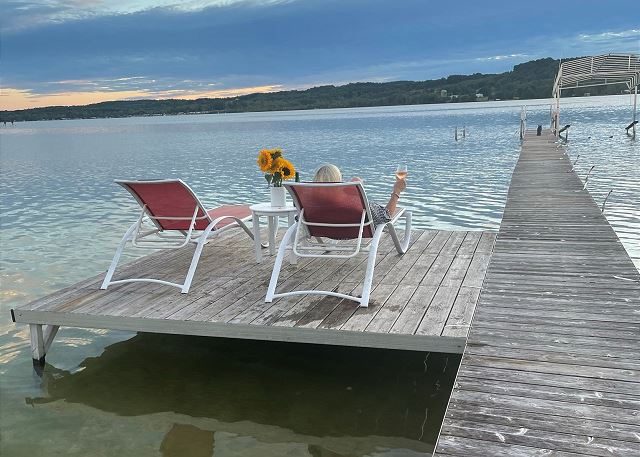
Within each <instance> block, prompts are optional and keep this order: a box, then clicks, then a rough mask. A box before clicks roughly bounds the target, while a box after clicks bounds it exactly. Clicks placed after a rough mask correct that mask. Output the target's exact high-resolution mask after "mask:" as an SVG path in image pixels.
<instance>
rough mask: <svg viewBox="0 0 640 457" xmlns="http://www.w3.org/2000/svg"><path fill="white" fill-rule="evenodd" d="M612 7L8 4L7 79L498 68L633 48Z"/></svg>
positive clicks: (173, 86)
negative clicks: (562, 12) (556, 12)
mask: <svg viewBox="0 0 640 457" xmlns="http://www.w3.org/2000/svg"><path fill="white" fill-rule="evenodd" d="M618 3H619V5H625V3H624V2H619V1H618V0H612V1H611V2H607V3H606V4H605V3H604V2H601V3H595V4H593V5H590V7H589V8H583V7H581V5H582V3H581V1H580V0H565V4H564V5H565V8H567V9H568V10H571V11H572V18H571V20H567V19H566V16H562V15H554V14H549V11H553V10H554V8H555V4H554V3H553V2H550V1H546V0H541V1H540V2H538V3H536V4H522V3H518V2H512V1H507V0H496V1H495V2H492V3H491V5H485V4H482V3H481V2H476V1H473V0H460V2H459V3H458V4H457V9H456V11H457V12H456V14H455V15H452V14H451V11H450V9H448V8H434V7H433V5H431V4H430V3H429V2H425V1H424V0H403V2H402V3H401V4H400V3H399V2H394V1H391V0H386V1H385V0H304V1H302V0H298V1H286V0H189V1H184V2H181V1H179V0H158V1H156V2H152V1H150V0H30V1H26V0H5V1H2V2H0V21H1V22H2V25H1V27H2V28H3V30H5V31H4V32H2V36H1V39H2V85H3V87H11V88H13V89H14V90H18V91H26V92H27V93H30V94H39V95H40V96H46V95H52V96H53V94H63V93H68V94H75V93H92V92H94V91H96V90H99V91H102V92H106V93H111V94H116V93H118V94H122V95H123V96H129V93H130V92H131V93H141V94H143V95H144V96H146V95H145V94H160V93H163V92H164V93H168V94H170V95H171V96H173V95H172V94H174V93H175V92H173V91H182V92H180V93H182V94H185V95H189V94H191V93H207V91H210V90H216V91H219V90H222V91H224V90H230V91H233V90H236V88H251V87H277V86H282V87H287V88H291V87H296V88H305V87H309V86H311V85H314V84H319V83H321V84H336V83H347V82H352V81H389V80H400V79H404V80H407V79H411V80H424V79H433V78H439V77H442V76H447V75H449V74H465V73H475V72H483V73H498V72H502V71H507V70H509V69H511V67H512V66H513V65H514V64H515V63H520V62H521V61H524V60H529V59H535V58H540V57H548V56H551V57H561V56H564V57H569V56H578V55H588V54H594V53H600V52H602V51H606V52H608V51H609V50H611V48H615V46H613V44H615V43H616V41H615V40H625V41H620V42H618V43H622V44H624V48H626V49H618V50H619V51H621V50H622V51H624V50H627V49H628V48H629V47H633V46H632V45H633V43H634V40H635V43H636V45H635V47H637V41H638V39H637V38H638V35H637V30H638V29H637V24H636V22H637V20H634V18H633V17H631V15H629V14H628V13H627V11H628V10H627V9H625V8H619V7H617V6H616V4H618ZM4 13H9V14H4ZM21 21H23V22H22V26H18V25H19V24H20V23H21ZM25 21H26V22H25ZM29 21H31V22H29ZM25 24H26V25H25ZM9 29H10V30H9ZM7 30H9V31H7ZM612 43H613V44H612ZM622 44H621V46H622ZM190 91H191V92H190ZM105 96H106V95H105ZM152 96H154V95H152ZM32 99H33V98H30V99H29V100H32ZM56 99H60V97H59V96H57V98H56ZM41 100H42V99H41ZM74 100H75V98H74Z"/></svg>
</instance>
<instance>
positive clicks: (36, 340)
mask: <svg viewBox="0 0 640 457" xmlns="http://www.w3.org/2000/svg"><path fill="white" fill-rule="evenodd" d="M43 327H44V328H43ZM59 328H60V326H58V325H45V326H43V325H42V324H29V330H30V332H31V358H32V359H33V364H34V366H36V365H38V366H40V367H42V366H43V365H44V359H45V356H46V355H47V352H48V351H49V348H50V347H51V343H53V339H54V338H55V336H56V333H58V329H59Z"/></svg>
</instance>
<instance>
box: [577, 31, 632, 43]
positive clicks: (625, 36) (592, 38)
mask: <svg viewBox="0 0 640 457" xmlns="http://www.w3.org/2000/svg"><path fill="white" fill-rule="evenodd" d="M578 39H579V40H581V41H584V42H587V43H610V42H614V43H615V42H620V41H623V42H626V41H633V40H636V45H638V44H640V41H639V40H640V29H630V30H621V31H618V32H602V33H594V34H586V33H583V34H580V35H578Z"/></svg>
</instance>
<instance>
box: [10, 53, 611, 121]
mask: <svg viewBox="0 0 640 457" xmlns="http://www.w3.org/2000/svg"><path fill="white" fill-rule="evenodd" d="M558 65H559V61H558V60H555V59H551V58H546V59H539V60H533V61H530V62H526V63H522V64H519V65H516V66H515V67H514V68H513V70H512V71H508V72H505V73H500V74H481V73H475V74H473V75H451V76H449V77H447V78H441V79H435V80H427V81H395V82H387V83H367V82H363V83H351V84H346V85H343V86H332V85H329V86H320V87H313V88H311V89H307V90H290V91H281V92H272V93H263V94H250V95H244V96H241V97H235V98H201V99H197V100H178V99H168V100H123V101H114V102H103V103H95V104H92V105H85V106H50V107H46V108H33V109H26V110H16V111H0V122H11V121H36V120H50V119H88V118H105V117H130V116H154V115H173V114H191V113H223V112H226V113H237V112H247V111H285V110H299V109H320V108H354V107H364V106H388V105H417V104H428V103H457V102H469V101H484V100H513V99H533V98H548V97H550V96H551V89H552V86H553V79H554V77H555V75H556V72H557V70H558ZM585 93H590V94H591V95H607V94H617V93H620V88H619V87H616V86H610V87H607V86H601V87H592V88H585V89H576V90H574V91H566V92H564V93H563V96H580V95H584V94H585Z"/></svg>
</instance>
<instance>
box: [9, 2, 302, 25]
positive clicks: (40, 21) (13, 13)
mask: <svg viewBox="0 0 640 457" xmlns="http://www.w3.org/2000/svg"><path fill="white" fill-rule="evenodd" d="M288 1H292V0H188V1H179V0H8V1H6V2H3V4H2V5H1V6H0V14H1V15H2V17H3V19H4V20H3V21H2V24H1V26H0V31H2V32H5V33H8V32H15V31H19V30H23V29H28V28H32V27H38V26H42V25H46V24H62V23H65V22H70V21H81V20H88V19H92V18H98V17H103V16H118V15H125V14H135V13H140V12H144V11H149V10H158V11H162V10H164V11H166V12H167V13H188V12H199V11H202V10H204V9H206V8H211V7H220V8H222V7H229V6H233V5H236V4H247V5H264V6H268V5H273V4H277V3H286V2H288Z"/></svg>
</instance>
